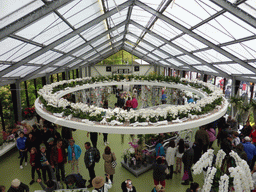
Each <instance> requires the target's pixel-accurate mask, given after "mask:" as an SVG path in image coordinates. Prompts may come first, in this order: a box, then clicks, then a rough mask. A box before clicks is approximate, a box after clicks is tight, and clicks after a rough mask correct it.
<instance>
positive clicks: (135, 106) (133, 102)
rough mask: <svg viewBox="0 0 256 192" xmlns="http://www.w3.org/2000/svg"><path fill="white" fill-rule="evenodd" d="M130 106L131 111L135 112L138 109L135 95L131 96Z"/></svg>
mask: <svg viewBox="0 0 256 192" xmlns="http://www.w3.org/2000/svg"><path fill="white" fill-rule="evenodd" d="M131 105H132V109H133V110H136V109H137V107H138V101H137V99H136V96H135V95H133V96H132V101H131Z"/></svg>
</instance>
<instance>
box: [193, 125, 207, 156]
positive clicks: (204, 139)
mask: <svg viewBox="0 0 256 192" xmlns="http://www.w3.org/2000/svg"><path fill="white" fill-rule="evenodd" d="M205 128H206V126H201V127H200V128H199V130H197V131H196V135H195V143H196V144H198V143H199V142H198V140H199V139H201V140H202V144H203V152H204V153H205V152H206V151H207V149H208V146H209V144H210V139H209V135H208V133H207V132H206V130H205Z"/></svg>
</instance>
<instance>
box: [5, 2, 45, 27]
mask: <svg viewBox="0 0 256 192" xmlns="http://www.w3.org/2000/svg"><path fill="white" fill-rule="evenodd" d="M43 5H44V3H43V2H42V1H36V0H23V1H21V0H16V1H15V0H11V1H10V0H2V1H0V6H1V11H0V18H1V19H0V29H1V28H3V27H5V26H7V25H9V24H11V23H12V22H14V21H16V20H18V19H20V18H21V17H23V16H25V15H27V14H28V13H31V12H32V11H34V10H36V9H37V8H39V7H41V6H43Z"/></svg>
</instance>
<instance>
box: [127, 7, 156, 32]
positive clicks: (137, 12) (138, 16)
mask: <svg viewBox="0 0 256 192" xmlns="http://www.w3.org/2000/svg"><path fill="white" fill-rule="evenodd" d="M151 17H152V14H151V13H149V12H146V11H144V10H143V9H141V8H140V7H138V6H134V7H133V9H132V15H131V20H134V21H135V22H137V23H139V24H140V25H142V26H144V27H146V25H147V23H148V22H149V20H150V18H151Z"/></svg>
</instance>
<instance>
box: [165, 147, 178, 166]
mask: <svg viewBox="0 0 256 192" xmlns="http://www.w3.org/2000/svg"><path fill="white" fill-rule="evenodd" d="M176 151H177V147H174V148H172V147H168V148H167V150H166V156H165V159H166V162H167V164H168V166H171V165H174V163H175V154H176Z"/></svg>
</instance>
